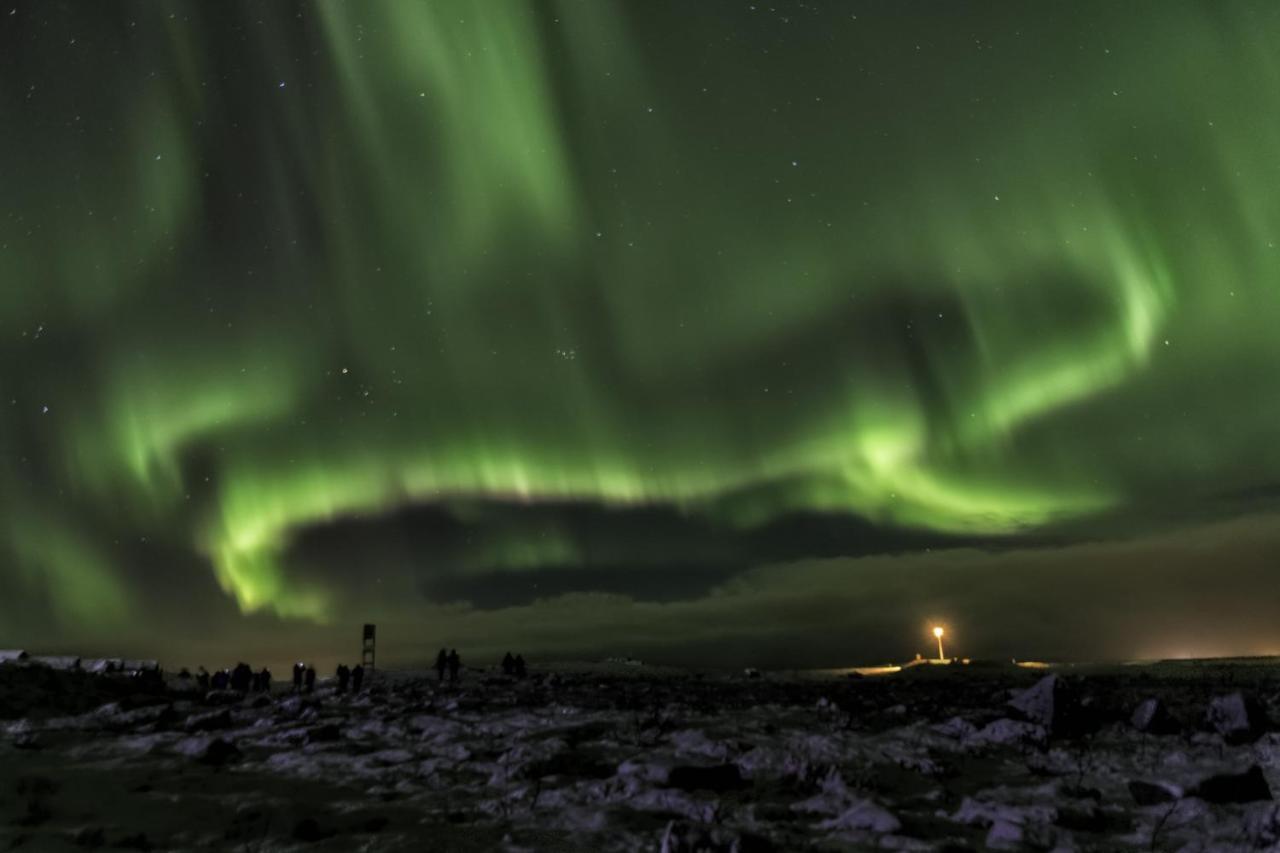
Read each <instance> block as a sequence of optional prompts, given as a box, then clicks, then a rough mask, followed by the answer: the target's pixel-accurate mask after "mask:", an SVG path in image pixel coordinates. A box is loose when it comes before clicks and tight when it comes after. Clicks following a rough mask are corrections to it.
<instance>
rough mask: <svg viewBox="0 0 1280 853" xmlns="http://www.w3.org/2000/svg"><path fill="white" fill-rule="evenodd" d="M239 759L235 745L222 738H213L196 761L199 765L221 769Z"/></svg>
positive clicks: (238, 752) (238, 751)
mask: <svg viewBox="0 0 1280 853" xmlns="http://www.w3.org/2000/svg"><path fill="white" fill-rule="evenodd" d="M239 757H240V750H238V749H236V745H235V744H233V743H231V742H230V741H225V740H223V739H222V738H214V739H213V740H211V741H210V742H209V745H208V746H207V747H205V749H204V752H203V753H201V755H200V757H199V758H198V759H197V760H198V761H199V762H200V763H201V764H208V765H210V766H212V767H221V766H222V765H224V764H226V763H228V762H229V761H233V760H235V759H236V758H239Z"/></svg>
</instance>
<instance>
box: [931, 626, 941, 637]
mask: <svg viewBox="0 0 1280 853" xmlns="http://www.w3.org/2000/svg"><path fill="white" fill-rule="evenodd" d="M933 636H935V637H941V636H942V627H941V626H939V627H937V628H934V629H933Z"/></svg>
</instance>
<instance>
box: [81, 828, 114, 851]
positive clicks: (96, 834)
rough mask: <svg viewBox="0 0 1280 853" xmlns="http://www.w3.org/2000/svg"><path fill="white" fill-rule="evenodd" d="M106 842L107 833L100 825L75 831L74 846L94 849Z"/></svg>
mask: <svg viewBox="0 0 1280 853" xmlns="http://www.w3.org/2000/svg"><path fill="white" fill-rule="evenodd" d="M106 843H107V833H106V831H105V830H104V829H103V828H102V827H100V826H94V827H88V826H86V827H85V828H84V829H82V830H80V831H79V832H78V833H76V846H77V847H88V848H89V849H91V850H96V849H97V848H99V847H101V846H102V845H104V844H106Z"/></svg>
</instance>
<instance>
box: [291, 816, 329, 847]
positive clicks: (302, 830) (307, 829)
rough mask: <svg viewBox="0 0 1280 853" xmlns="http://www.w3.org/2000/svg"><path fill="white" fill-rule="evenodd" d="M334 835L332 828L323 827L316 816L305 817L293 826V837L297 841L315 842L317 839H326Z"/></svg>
mask: <svg viewBox="0 0 1280 853" xmlns="http://www.w3.org/2000/svg"><path fill="white" fill-rule="evenodd" d="M332 835H333V831H332V830H326V829H323V828H321V826H320V824H319V822H318V821H316V819H315V818H310V817H307V818H303V819H302V820H300V821H298V822H297V824H295V825H294V827H293V838H294V840H295V841H301V842H304V843H306V844H315V843H316V842H317V841H324V840H325V839H326V838H329V837H330V836H332Z"/></svg>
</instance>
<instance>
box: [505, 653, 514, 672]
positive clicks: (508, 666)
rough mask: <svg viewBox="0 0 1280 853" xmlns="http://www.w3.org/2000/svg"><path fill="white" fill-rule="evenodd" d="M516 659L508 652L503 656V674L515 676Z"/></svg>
mask: <svg viewBox="0 0 1280 853" xmlns="http://www.w3.org/2000/svg"><path fill="white" fill-rule="evenodd" d="M515 672H516V659H515V658H513V657H512V656H511V652H507V653H506V654H505V655H503V656H502V674H503V675H515Z"/></svg>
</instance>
